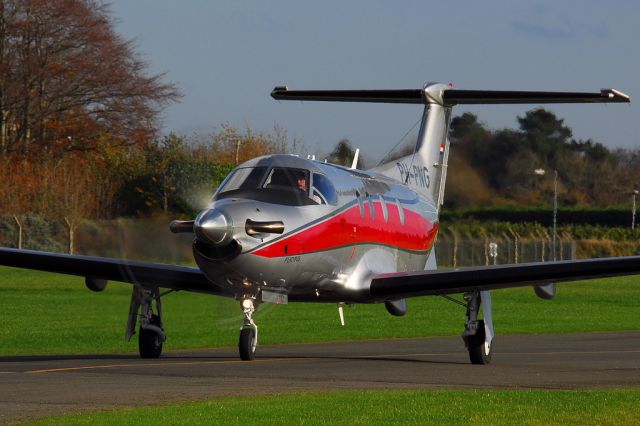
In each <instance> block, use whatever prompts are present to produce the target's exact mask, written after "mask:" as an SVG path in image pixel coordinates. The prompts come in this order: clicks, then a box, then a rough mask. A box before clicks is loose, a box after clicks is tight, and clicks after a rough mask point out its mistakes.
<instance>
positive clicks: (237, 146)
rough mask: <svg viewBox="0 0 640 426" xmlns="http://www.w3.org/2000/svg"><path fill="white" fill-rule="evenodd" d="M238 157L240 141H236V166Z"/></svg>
mask: <svg viewBox="0 0 640 426" xmlns="http://www.w3.org/2000/svg"><path fill="white" fill-rule="evenodd" d="M239 157H240V139H238V140H237V141H236V164H238V159H239Z"/></svg>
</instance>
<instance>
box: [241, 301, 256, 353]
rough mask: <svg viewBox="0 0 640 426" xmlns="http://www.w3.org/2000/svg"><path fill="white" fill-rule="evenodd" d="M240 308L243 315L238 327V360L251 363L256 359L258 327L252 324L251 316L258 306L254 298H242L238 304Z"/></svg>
mask: <svg viewBox="0 0 640 426" xmlns="http://www.w3.org/2000/svg"><path fill="white" fill-rule="evenodd" d="M240 307H241V308H242V312H243V313H244V319H243V321H242V327H240V339H239V341H238V350H239V351H240V359H242V360H243V361H252V360H254V359H255V358H256V346H258V326H257V325H256V323H255V322H253V318H252V315H253V313H254V312H255V311H256V309H257V307H258V305H257V303H256V299H255V298H254V297H244V298H243V299H242V301H241V302H240Z"/></svg>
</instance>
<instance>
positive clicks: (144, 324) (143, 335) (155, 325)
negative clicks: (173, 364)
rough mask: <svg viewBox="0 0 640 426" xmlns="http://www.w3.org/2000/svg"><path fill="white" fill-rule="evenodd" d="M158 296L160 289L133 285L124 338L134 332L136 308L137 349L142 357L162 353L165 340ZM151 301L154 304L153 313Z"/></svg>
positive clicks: (156, 355)
mask: <svg viewBox="0 0 640 426" xmlns="http://www.w3.org/2000/svg"><path fill="white" fill-rule="evenodd" d="M160 296H161V295H160V289H159V288H157V287H155V288H154V289H152V290H147V289H145V288H143V287H141V286H134V287H133V294H132V295H131V304H130V306H129V320H128V322H127V332H126V336H125V338H126V339H127V340H130V339H131V337H132V336H133V335H134V334H135V329H136V320H137V317H138V309H140V329H139V333H138V350H139V352H140V356H141V357H142V358H159V357H160V355H161V354H162V344H163V343H164V341H165V340H167V336H166V335H165V334H164V328H163V323H162V303H161V302H160ZM153 302H155V305H156V309H155V313H154V310H153Z"/></svg>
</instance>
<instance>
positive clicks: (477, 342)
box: [467, 320, 493, 365]
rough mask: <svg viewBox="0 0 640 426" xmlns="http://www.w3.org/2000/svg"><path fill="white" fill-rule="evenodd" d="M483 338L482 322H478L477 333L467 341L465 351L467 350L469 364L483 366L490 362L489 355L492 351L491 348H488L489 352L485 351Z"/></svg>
mask: <svg viewBox="0 0 640 426" xmlns="http://www.w3.org/2000/svg"><path fill="white" fill-rule="evenodd" d="M485 336H486V334H485V331H484V321H483V320H479V321H478V331H477V332H476V334H475V335H474V336H470V337H469V341H468V347H467V349H468V350H469V360H470V361H471V364H479V365H485V364H489V363H490V362H491V354H492V353H493V351H492V350H491V349H492V348H491V347H489V351H486V350H485V345H484V340H485ZM492 343H493V342H492Z"/></svg>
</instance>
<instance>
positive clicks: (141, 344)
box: [138, 315, 162, 358]
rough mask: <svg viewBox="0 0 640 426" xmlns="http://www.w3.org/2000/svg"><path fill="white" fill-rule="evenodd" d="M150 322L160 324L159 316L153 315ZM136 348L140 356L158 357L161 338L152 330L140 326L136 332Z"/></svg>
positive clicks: (160, 349) (160, 348)
mask: <svg viewBox="0 0 640 426" xmlns="http://www.w3.org/2000/svg"><path fill="white" fill-rule="evenodd" d="M151 321H152V323H153V324H155V325H159V324H160V320H159V318H158V317H157V316H156V315H154V316H153V318H152V320H151ZM138 350H139V352H140V357H142V358H160V355H161V354H162V338H161V337H160V336H159V335H158V333H156V332H155V331H153V330H148V329H144V328H140V333H139V334H138Z"/></svg>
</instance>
